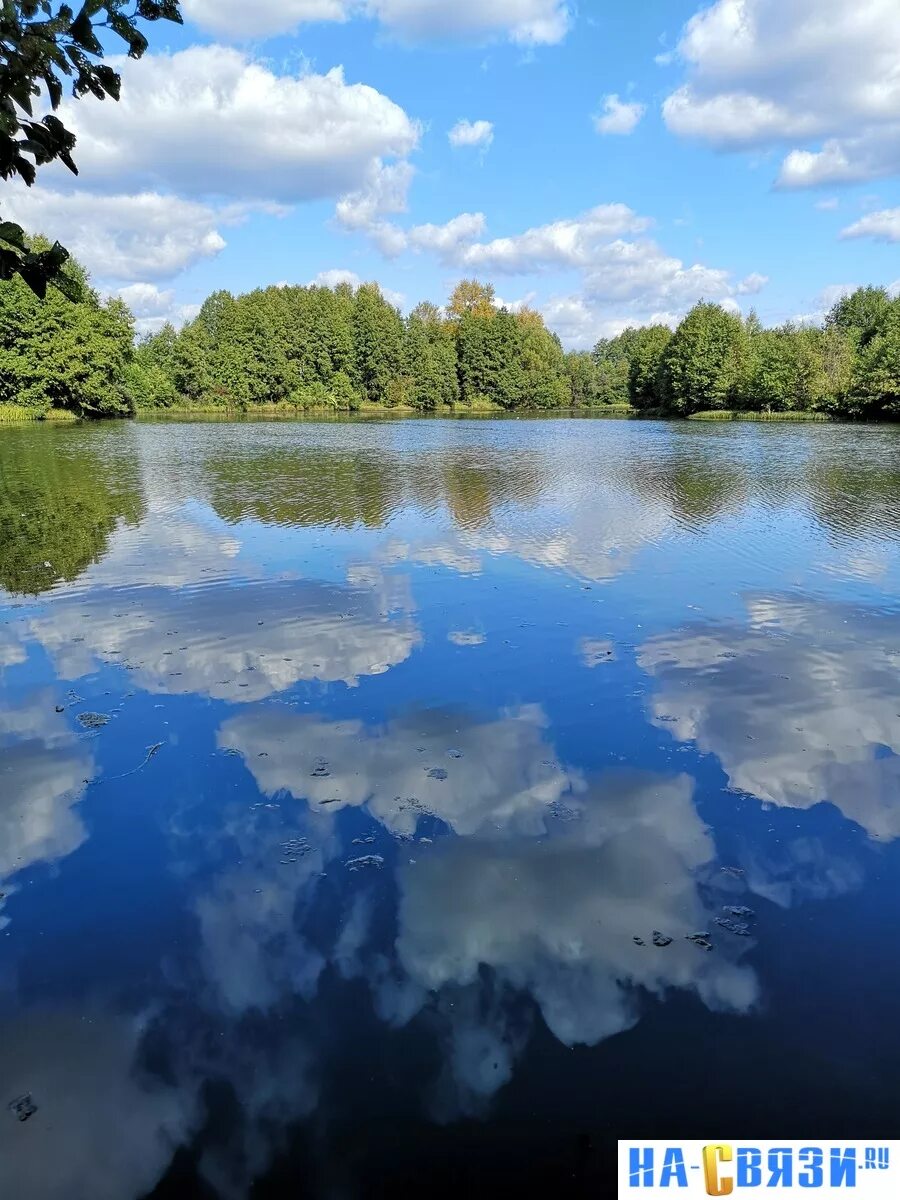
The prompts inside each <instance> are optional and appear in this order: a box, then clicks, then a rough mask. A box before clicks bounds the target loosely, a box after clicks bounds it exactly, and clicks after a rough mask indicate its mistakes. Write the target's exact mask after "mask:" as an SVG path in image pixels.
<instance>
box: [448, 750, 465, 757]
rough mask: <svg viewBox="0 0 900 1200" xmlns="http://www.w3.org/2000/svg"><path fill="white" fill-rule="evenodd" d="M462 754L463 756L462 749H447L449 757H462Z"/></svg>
mask: <svg viewBox="0 0 900 1200" xmlns="http://www.w3.org/2000/svg"><path fill="white" fill-rule="evenodd" d="M462 756H463V752H462V750H448V751H447V757H448V758H462Z"/></svg>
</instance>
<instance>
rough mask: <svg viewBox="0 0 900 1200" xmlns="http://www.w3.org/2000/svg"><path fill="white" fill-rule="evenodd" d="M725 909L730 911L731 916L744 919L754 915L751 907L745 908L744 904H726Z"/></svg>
mask: <svg viewBox="0 0 900 1200" xmlns="http://www.w3.org/2000/svg"><path fill="white" fill-rule="evenodd" d="M725 911H726V912H727V913H731V915H732V916H733V917H744V918H745V919H746V918H750V917H755V916H756V913H755V912H754V911H753V909H752V908H747V906H746V904H736V905H733V906H732V905H728V904H726V905H725Z"/></svg>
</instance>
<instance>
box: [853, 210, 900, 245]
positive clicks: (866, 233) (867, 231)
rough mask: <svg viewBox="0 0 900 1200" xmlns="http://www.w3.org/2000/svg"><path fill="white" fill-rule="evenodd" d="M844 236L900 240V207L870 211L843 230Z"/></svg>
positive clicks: (878, 240) (885, 240) (887, 240)
mask: <svg viewBox="0 0 900 1200" xmlns="http://www.w3.org/2000/svg"><path fill="white" fill-rule="evenodd" d="M841 237H842V238H863V237H869V238H874V239H875V241H877V242H900V208H884V209H882V210H881V212H873V213H868V214H867V215H866V216H865V217H862V218H861V219H860V220H859V221H855V222H854V223H853V224H852V225H848V226H847V228H846V229H842V230H841Z"/></svg>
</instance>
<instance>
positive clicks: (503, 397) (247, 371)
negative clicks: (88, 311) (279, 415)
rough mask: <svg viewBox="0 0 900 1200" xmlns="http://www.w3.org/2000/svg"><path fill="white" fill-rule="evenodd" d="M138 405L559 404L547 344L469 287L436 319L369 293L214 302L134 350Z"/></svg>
mask: <svg viewBox="0 0 900 1200" xmlns="http://www.w3.org/2000/svg"><path fill="white" fill-rule="evenodd" d="M135 370H136V372H138V373H140V375H141V376H142V380H141V384H140V386H139V387H138V389H137V390H138V393H139V394H140V395H141V396H142V399H141V400H140V401H139V403H141V404H143V405H147V406H150V407H168V406H172V405H180V404H183V403H184V402H187V403H188V404H190V405H192V406H195V407H201V408H202V407H213V408H215V407H224V408H237V409H249V408H252V406H254V405H258V404H275V405H283V404H284V405H292V406H294V407H296V408H300V409H320V408H333V409H338V410H354V409H359V408H362V407H367V406H378V407H387V408H395V409H413V410H416V411H434V410H439V409H443V408H448V407H453V406H455V405H458V404H461V405H464V406H466V407H468V408H470V409H476V410H479V409H493V408H502V409H519V408H561V407H567V406H568V405H570V404H571V385H570V382H569V377H568V373H567V369H566V356H565V354H564V353H563V349H562V346H561V344H560V341H559V338H558V337H556V335H555V334H552V333H551V332H550V331H549V330H548V329H547V328H546V327H545V325H544V322H543V318H542V317H541V316H540V314H539V313H537V312H535V311H533V310H532V309H522V310H521V311H519V312H515V313H513V312H510V311H509V310H507V309H505V308H498V307H497V306H496V304H495V302H494V290H493V288H492V287H490V286H486V285H483V284H480V283H476V282H474V281H471V280H466V281H463V282H462V283H460V284H459V285H458V287H457V288H456V289H455V291H454V292H453V295H452V296H451V298H450V301H449V303H448V305H447V308H446V310H445V311H442V310H441V309H439V308H438V307H437V306H436V305H434V304H429V303H422V304H419V305H417V306H416V307H415V308H414V309H413V310H412V312H411V313H410V314H409V316H408V317H406V318H404V317H402V316H401V315H400V312H399V311H398V309H396V308H395V307H394V306H393V305H392V304H390V303H389V302H388V301H387V300H386V299H385V297H384V296H383V295H382V293H381V291H380V289H379V288H378V286H377V285H376V284H373V283H366V284H362V285H361V286H359V287H358V288H354V287H352V286H351V285H350V284H346V283H343V284H339V285H338V286H337V287H335V288H328V287H317V286H311V287H268V288H263V289H259V290H257V291H254V292H249V293H248V294H246V295H242V296H232V295H231V294H230V293H229V292H224V291H220V292H215V293H214V294H213V295H212V296H210V297H209V299H208V300H206V302H205V303H204V304H203V306H202V308H201V309H200V312H199V314H198V316H197V318H196V319H195V320H194V321H191V322H190V323H189V324H187V325H185V326H184V328H182V329H181V330H180V331H178V332H176V331H175V329H174V328H172V326H171V325H167V326H166V327H165V328H163V329H162V330H161V331H160V332H159V333H157V334H155V335H154V336H152V337H150V338H147V339H146V340H145V341H143V342H142V343H141V344H140V345H139V346H138V349H137V354H136V367H135Z"/></svg>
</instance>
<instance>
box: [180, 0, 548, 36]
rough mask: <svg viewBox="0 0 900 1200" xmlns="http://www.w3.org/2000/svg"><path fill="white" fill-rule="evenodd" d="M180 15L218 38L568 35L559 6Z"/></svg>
mask: <svg viewBox="0 0 900 1200" xmlns="http://www.w3.org/2000/svg"><path fill="white" fill-rule="evenodd" d="M185 12H186V15H187V16H188V17H189V18H190V19H191V20H192V21H194V22H195V23H196V24H198V25H199V26H201V28H203V29H208V30H209V31H210V32H212V33H215V34H217V35H218V36H221V37H229V38H235V39H239V40H240V39H249V38H260V37H268V36H270V35H273V34H277V33H287V32H288V31H290V30H292V29H295V28H296V27H297V26H298V25H300V24H302V23H303V22H313V21H346V20H349V19H350V18H351V17H353V16H368V17H372V18H374V19H375V20H377V21H379V22H380V23H381V24H382V25H383V26H384V27H385V29H387V30H388V31H389V32H390V33H393V34H395V35H397V36H398V37H399V38H402V39H403V40H405V41H412V42H421V41H431V40H435V39H448V40H464V41H476V42H484V41H492V40H494V39H498V38H506V39H508V40H509V41H511V42H514V43H517V44H519V45H524V46H538V45H554V44H556V43H557V42H561V41H562V40H563V38H564V37H565V36H566V34H567V32H568V31H569V28H570V25H571V13H570V10H569V5H568V3H566V2H565V0H456V2H455V3H447V0H259V2H258V3H256V4H253V5H250V6H248V5H247V4H245V3H242V0H185Z"/></svg>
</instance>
